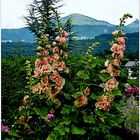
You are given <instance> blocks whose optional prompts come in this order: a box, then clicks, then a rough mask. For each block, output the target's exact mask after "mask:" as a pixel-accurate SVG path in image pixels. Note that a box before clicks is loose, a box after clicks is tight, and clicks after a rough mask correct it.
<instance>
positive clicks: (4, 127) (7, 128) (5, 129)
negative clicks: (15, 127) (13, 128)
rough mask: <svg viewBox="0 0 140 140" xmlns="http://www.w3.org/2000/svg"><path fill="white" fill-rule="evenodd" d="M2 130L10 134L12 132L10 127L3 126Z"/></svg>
mask: <svg viewBox="0 0 140 140" xmlns="http://www.w3.org/2000/svg"><path fill="white" fill-rule="evenodd" d="M1 130H2V132H8V131H9V130H10V128H9V127H8V125H3V126H2V128H1Z"/></svg>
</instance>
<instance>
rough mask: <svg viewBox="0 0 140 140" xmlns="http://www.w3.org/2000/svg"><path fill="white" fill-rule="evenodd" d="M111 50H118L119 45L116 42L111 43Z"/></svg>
mask: <svg viewBox="0 0 140 140" xmlns="http://www.w3.org/2000/svg"><path fill="white" fill-rule="evenodd" d="M111 51H113V52H118V51H120V45H118V44H113V45H112V47H111Z"/></svg>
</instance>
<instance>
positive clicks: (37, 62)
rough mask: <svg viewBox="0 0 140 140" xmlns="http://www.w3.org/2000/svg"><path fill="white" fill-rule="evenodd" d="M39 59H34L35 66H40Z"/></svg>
mask: <svg viewBox="0 0 140 140" xmlns="http://www.w3.org/2000/svg"><path fill="white" fill-rule="evenodd" d="M41 63H42V62H41V60H40V59H36V61H35V67H36V68H39V67H40V66H41Z"/></svg>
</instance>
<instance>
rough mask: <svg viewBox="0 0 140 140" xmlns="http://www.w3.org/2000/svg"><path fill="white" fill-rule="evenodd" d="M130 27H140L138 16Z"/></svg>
mask: <svg viewBox="0 0 140 140" xmlns="http://www.w3.org/2000/svg"><path fill="white" fill-rule="evenodd" d="M128 27H139V20H138V19H137V18H136V19H135V20H134V21H133V22H132V23H130V24H129V25H128Z"/></svg>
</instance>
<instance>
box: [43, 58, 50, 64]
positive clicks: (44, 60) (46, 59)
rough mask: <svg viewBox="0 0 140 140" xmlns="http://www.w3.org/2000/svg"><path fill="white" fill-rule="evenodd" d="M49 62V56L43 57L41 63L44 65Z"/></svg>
mask: <svg viewBox="0 0 140 140" xmlns="http://www.w3.org/2000/svg"><path fill="white" fill-rule="evenodd" d="M48 63H49V62H48V58H43V59H42V60H41V64H42V65H47V64H48Z"/></svg>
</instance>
